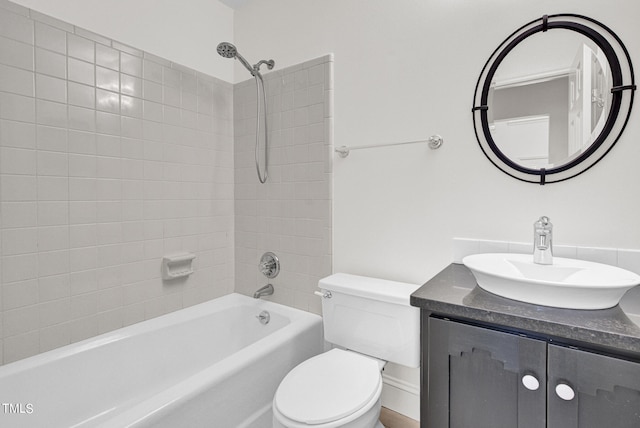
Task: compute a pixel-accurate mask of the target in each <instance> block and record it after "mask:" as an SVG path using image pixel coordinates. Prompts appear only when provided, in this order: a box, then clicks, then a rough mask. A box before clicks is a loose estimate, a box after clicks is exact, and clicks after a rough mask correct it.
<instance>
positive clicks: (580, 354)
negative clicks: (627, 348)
mask: <svg viewBox="0 0 640 428" xmlns="http://www.w3.org/2000/svg"><path fill="white" fill-rule="evenodd" d="M548 364H549V368H548V370H549V385H548V397H549V398H548V400H549V403H548V405H549V428H573V427H575V428H578V427H580V428H602V427H611V428H638V427H640V364H639V363H634V362H630V361H627V360H622V359H618V358H612V357H608V356H604V355H599V354H594V353H591V352H586V351H581V350H578V349H574V348H566V347H561V346H556V345H549V356H548ZM572 395H573V396H572ZM561 396H563V397H561Z"/></svg>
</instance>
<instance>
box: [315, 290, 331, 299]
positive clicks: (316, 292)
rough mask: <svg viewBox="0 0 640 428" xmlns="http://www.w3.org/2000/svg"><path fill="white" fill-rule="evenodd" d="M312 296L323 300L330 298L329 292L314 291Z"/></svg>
mask: <svg viewBox="0 0 640 428" xmlns="http://www.w3.org/2000/svg"><path fill="white" fill-rule="evenodd" d="M313 294H315V295H316V296H320V297H322V298H323V299H330V298H331V291H314V292H313Z"/></svg>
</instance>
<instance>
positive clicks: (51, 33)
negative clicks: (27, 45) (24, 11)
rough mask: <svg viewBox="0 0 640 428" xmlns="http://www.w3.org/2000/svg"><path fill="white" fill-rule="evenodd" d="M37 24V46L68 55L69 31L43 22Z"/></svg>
mask: <svg viewBox="0 0 640 428" xmlns="http://www.w3.org/2000/svg"><path fill="white" fill-rule="evenodd" d="M35 24H36V27H35V28H36V31H35V43H36V46H38V47H41V48H44V49H49V50H51V51H54V52H58V53H61V54H65V55H66V53H67V33H66V32H65V31H63V30H60V29H58V28H54V27H51V26H50V25H47V24H43V23H42V22H36V23H35Z"/></svg>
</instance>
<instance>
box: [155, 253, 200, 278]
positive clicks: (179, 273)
mask: <svg viewBox="0 0 640 428" xmlns="http://www.w3.org/2000/svg"><path fill="white" fill-rule="evenodd" d="M195 258H196V255H195V254H193V253H178V254H172V255H168V256H164V257H163V258H162V279H165V280H171V279H176V278H183V277H186V276H189V275H191V274H192V273H193V260H194V259H195Z"/></svg>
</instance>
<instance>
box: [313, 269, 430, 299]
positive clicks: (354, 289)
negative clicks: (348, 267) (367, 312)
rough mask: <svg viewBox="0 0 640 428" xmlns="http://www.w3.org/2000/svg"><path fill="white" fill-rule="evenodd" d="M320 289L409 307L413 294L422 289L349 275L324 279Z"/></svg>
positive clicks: (338, 274) (320, 283)
mask: <svg viewBox="0 0 640 428" xmlns="http://www.w3.org/2000/svg"><path fill="white" fill-rule="evenodd" d="M318 287H319V288H321V289H322V290H329V291H335V292H340V293H343V294H349V295H353V296H358V297H365V298H368V299H373V300H380V301H383V302H389V303H395V304H399V305H407V306H408V305H409V297H410V296H411V293H413V292H414V291H416V290H417V289H418V288H420V285H415V284H407V283H405V282H397V281H389V280H386V279H379V278H370V277H366V276H358V275H351V274H348V273H335V274H333V275H330V276H327V277H325V278H322V279H321V280H320V282H319V283H318Z"/></svg>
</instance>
